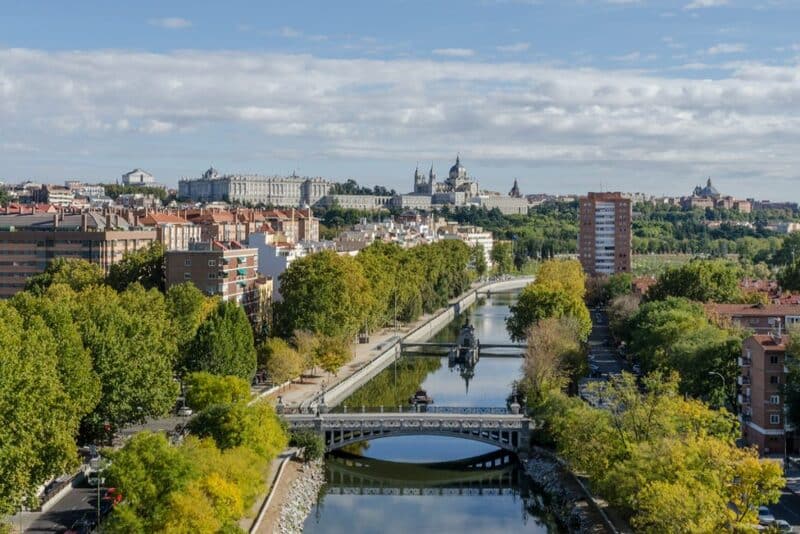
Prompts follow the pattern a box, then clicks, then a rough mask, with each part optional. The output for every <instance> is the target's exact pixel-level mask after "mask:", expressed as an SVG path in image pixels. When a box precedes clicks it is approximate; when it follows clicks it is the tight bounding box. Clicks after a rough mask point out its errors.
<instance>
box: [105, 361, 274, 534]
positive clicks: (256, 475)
mask: <svg viewBox="0 0 800 534" xmlns="http://www.w3.org/2000/svg"><path fill="white" fill-rule="evenodd" d="M236 381H240V382H239V383H238V384H236ZM194 385H195V387H196V388H198V389H200V390H202V391H201V393H200V394H199V396H200V397H202V398H203V400H204V402H211V404H209V405H208V406H206V407H205V408H203V409H202V410H201V411H200V413H199V414H198V415H197V416H195V417H194V418H193V419H192V420H191V421H190V423H189V427H190V431H191V435H190V436H188V437H187V438H185V440H184V441H183V443H181V444H180V445H178V446H173V445H171V444H170V443H169V442H168V441H167V438H166V437H165V436H164V435H163V434H152V433H149V432H144V433H140V434H137V435H136V436H134V437H133V438H132V439H131V440H130V441H129V442H128V443H126V445H125V446H124V447H123V448H122V449H120V450H118V451H113V452H108V453H107V454H108V455H109V457H110V459H111V460H112V464H111V466H110V467H109V468H108V469H107V470H106V478H107V483H108V484H110V485H113V487H115V488H117V489H118V491H119V492H120V493H121V494H122V495H123V496H124V498H125V500H124V501H123V502H122V503H120V504H119V505H117V506H116V507H115V508H114V510H113V513H112V514H111V515H110V516H109V518H108V520H107V521H106V522H105V523H104V525H103V530H104V532H110V533H128V532H175V533H187V534H188V533H208V534H213V533H218V532H239V527H238V525H237V522H238V520H239V518H240V517H242V516H243V515H245V513H246V512H247V511H248V510H249V509H250V507H251V506H252V505H253V503H254V502H255V499H256V497H257V496H258V495H259V494H261V492H262V491H263V488H264V485H265V484H266V482H267V474H268V472H269V463H270V461H271V460H272V459H273V458H274V457H275V456H276V455H277V454H278V452H280V451H281V450H283V449H284V448H285V447H286V445H287V443H288V437H287V435H286V433H285V431H284V430H283V428H282V426H281V424H280V421H279V420H278V418H277V416H276V415H275V412H274V411H273V409H272V407H271V406H270V405H269V404H268V403H266V402H259V403H256V404H254V405H247V404H245V401H244V399H241V398H238V394H239V393H240V391H239V392H238V393H237V392H236V390H240V389H241V388H242V387H245V388H246V387H247V383H246V382H244V381H242V380H241V379H238V378H233V379H232V378H231V377H219V379H218V380H216V381H215V380H214V378H213V377H211V376H205V377H203V378H202V379H201V380H197V377H195V381H194ZM204 386H210V388H211V389H212V390H213V391H212V390H209V389H204ZM196 400H197V399H196Z"/></svg>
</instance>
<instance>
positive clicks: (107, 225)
mask: <svg viewBox="0 0 800 534" xmlns="http://www.w3.org/2000/svg"><path fill="white" fill-rule="evenodd" d="M106 230H111V212H108V213H106Z"/></svg>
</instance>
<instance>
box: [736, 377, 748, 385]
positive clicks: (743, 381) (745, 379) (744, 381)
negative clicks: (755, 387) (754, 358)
mask: <svg viewBox="0 0 800 534" xmlns="http://www.w3.org/2000/svg"><path fill="white" fill-rule="evenodd" d="M736 380H737V382H739V385H740V386H749V385H750V375H745V376H739V377H737V379H736Z"/></svg>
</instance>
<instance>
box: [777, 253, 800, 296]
mask: <svg viewBox="0 0 800 534" xmlns="http://www.w3.org/2000/svg"><path fill="white" fill-rule="evenodd" d="M778 283H779V284H780V285H781V288H783V289H786V290H788V291H798V290H800V259H798V260H797V261H794V262H792V263H790V264H788V265H786V266H785V267H784V268H782V269H781V270H780V271H779V272H778Z"/></svg>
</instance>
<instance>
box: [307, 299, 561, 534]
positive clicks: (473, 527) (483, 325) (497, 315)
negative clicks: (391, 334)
mask: <svg viewBox="0 0 800 534" xmlns="http://www.w3.org/2000/svg"><path fill="white" fill-rule="evenodd" d="M515 297H516V295H513V294H497V295H492V296H491V297H488V298H486V299H485V300H484V301H482V302H479V303H478V304H477V305H476V306H473V307H472V308H471V309H470V310H469V312H468V314H467V317H468V319H469V321H470V322H471V323H472V324H473V325H474V326H475V330H476V334H477V337H478V338H479V339H480V341H481V343H483V344H487V343H488V344H491V343H497V344H502V343H510V340H509V337H508V334H507V332H506V329H505V318H506V317H507V316H508V311H509V306H510V305H511V304H513V302H514V300H515ZM464 319H465V316H463V315H462V316H461V317H459V318H456V319H455V320H454V321H452V322H451V323H450V324H449V325H448V326H447V327H446V328H445V329H444V330H443V331H442V332H440V333H439V334H438V335H437V336H435V338H434V339H432V340H431V341H439V342H454V341H455V339H456V337H457V335H458V332H459V329H460V327H461V325H463V324H464ZM520 366H521V361H520V360H518V359H513V358H484V359H481V360H480V361H478V363H477V366H476V367H475V374H474V377H472V378H471V379H470V381H469V383H468V384H467V383H465V381H464V380H463V378H462V377H461V376H459V372H458V370H457V369H448V365H447V358H446V357H414V356H409V355H404V356H403V357H402V358H400V359H399V360H398V361H397V362H396V364H395V365H393V366H390V367H389V368H387V369H385V370H384V371H383V372H382V373H380V374H379V375H378V376H377V377H375V378H374V379H373V380H371V381H370V382H369V383H368V384H366V385H365V386H364V387H362V388H361V389H359V390H358V391H356V392H355V393H354V394H353V395H352V396H351V397H350V398H348V399H347V401H346V404H347V405H348V407H349V409H350V410H358V409H360V407H361V406H362V405H364V406H380V405H384V406H397V405H405V406H407V405H408V397H409V396H410V395H412V394H413V393H414V392H415V391H416V390H417V389H425V390H426V391H427V392H428V394H429V395H431V396H432V397H433V398H434V402H435V405H436V406H470V407H472V406H475V407H478V406H479V407H494V406H496V407H502V406H505V405H506V397H507V396H508V394H509V393H510V391H511V384H512V382H513V381H514V380H515V379H516V378H518V376H519V373H520ZM487 455H488V456H487ZM476 457H477V458H494V459H495V460H493V461H498V460H497V458H502V457H505V458H506V460H505V463H503V461H500V463H499V464H498V465H493V466H492V467H491V468H489V469H484V470H480V469H471V468H470V465H469V462H467V463H465V462H464V461H463V460H462V459H464V458H467V459H472V461H473V462H476V461H475V458H476ZM326 477H327V481H328V484H327V485H326V488H325V489H324V490H323V495H321V497H320V501H319V502H318V504H317V507H316V508H315V510H314V511H312V514H311V516H310V517H309V518H308V520H307V521H306V523H305V531H306V532H312V533H314V532H326V533H339V532H341V533H348V534H351V533H361V532H364V533H367V532H369V533H372V532H380V533H383V534H389V533H395V532H403V533H406V532H422V533H427V532H432V533H433V532H436V533H441V532H462V533H468V532H480V533H494V532H497V533H501V532H502V533H506V532H512V531H524V532H541V533H545V532H558V528H557V526H556V524H555V522H554V521H553V520H552V518H550V517H549V516H548V514H547V513H546V511H545V503H544V502H543V500H542V497H541V495H540V494H539V493H538V492H537V490H536V488H535V487H534V486H533V485H532V483H531V482H530V480H529V479H528V477H527V476H524V475H523V473H522V471H521V468H520V466H519V465H518V463H517V462H516V460H512V457H509V456H508V455H507V454H506V453H504V452H502V451H498V449H497V448H495V447H492V446H491V445H487V444H484V443H479V442H475V441H470V440H465V439H459V438H451V437H443V436H398V437H391V438H383V439H376V440H373V441H370V442H363V443H359V444H355V445H351V446H349V447H346V448H345V449H343V450H342V451H341V452H339V453H337V454H336V455H330V456H329V457H328V458H327V461H326ZM326 492H327V493H326Z"/></svg>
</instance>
